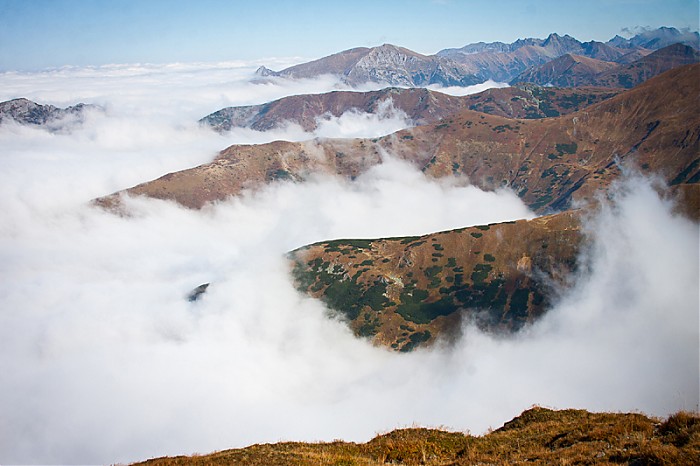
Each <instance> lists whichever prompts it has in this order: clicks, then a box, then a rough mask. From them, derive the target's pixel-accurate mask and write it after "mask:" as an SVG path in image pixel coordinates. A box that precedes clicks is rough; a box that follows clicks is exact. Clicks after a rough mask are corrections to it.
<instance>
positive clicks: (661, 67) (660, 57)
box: [590, 44, 700, 89]
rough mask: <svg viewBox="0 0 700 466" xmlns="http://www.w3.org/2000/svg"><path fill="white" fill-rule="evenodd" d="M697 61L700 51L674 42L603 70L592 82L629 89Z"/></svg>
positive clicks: (598, 84) (699, 58)
mask: <svg viewBox="0 0 700 466" xmlns="http://www.w3.org/2000/svg"><path fill="white" fill-rule="evenodd" d="M697 62H700V52H698V51H697V50H696V49H694V48H693V47H690V46H688V45H683V44H673V45H669V46H667V47H664V48H662V49H659V50H657V51H655V52H653V53H651V54H649V55H647V56H645V57H642V58H640V59H639V60H637V61H634V62H632V63H630V64H628V65H621V66H619V67H617V68H613V69H610V70H608V71H605V72H602V73H600V74H598V75H597V76H595V78H594V79H593V80H591V81H590V83H591V85H595V86H605V87H624V88H628V89H629V88H632V87H634V86H636V85H638V84H640V83H642V82H644V81H646V80H647V79H649V78H652V77H654V76H657V75H659V74H661V73H664V72H666V71H668V70H670V69H673V68H677V67H679V66H683V65H690V64H692V63H697Z"/></svg>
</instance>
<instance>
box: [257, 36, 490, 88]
mask: <svg viewBox="0 0 700 466" xmlns="http://www.w3.org/2000/svg"><path fill="white" fill-rule="evenodd" d="M259 71H260V70H259ZM258 74H259V75H266V76H270V75H274V76H282V77H287V78H295V79H298V78H313V77H318V76H321V75H325V74H331V75H335V76H338V77H339V78H341V79H342V80H343V81H344V82H346V83H347V84H350V85H358V84H363V83H367V82H374V83H383V84H387V85H391V86H409V87H413V86H427V85H430V84H440V85H444V86H467V85H470V84H477V83H480V82H481V80H479V79H478V78H477V77H475V76H473V75H472V74H471V72H470V70H469V69H467V68H465V67H464V66H462V65H460V64H458V63H456V62H453V61H452V60H450V59H448V58H444V57H440V56H426V55H421V54H419V53H416V52H413V51H411V50H408V49H406V48H403V47H397V46H395V45H391V44H384V45H382V46H379V47H373V48H365V47H360V48H355V49H350V50H345V51H343V52H340V53H336V54H333V55H330V56H328V57H324V58H321V59H319V60H314V61H311V62H308V63H302V64H300V65H296V66H292V67H290V68H286V69H284V70H282V71H279V72H270V70H267V69H266V68H263V71H260V73H258Z"/></svg>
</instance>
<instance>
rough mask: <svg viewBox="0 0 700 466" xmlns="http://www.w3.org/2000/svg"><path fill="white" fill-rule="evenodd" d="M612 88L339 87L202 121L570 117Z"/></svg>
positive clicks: (250, 124) (309, 125) (223, 124)
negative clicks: (461, 92) (452, 90)
mask: <svg viewBox="0 0 700 466" xmlns="http://www.w3.org/2000/svg"><path fill="white" fill-rule="evenodd" d="M617 92H618V91H616V90H612V89H598V88H579V89H576V90H572V89H558V88H547V89H545V88H542V87H540V86H537V85H534V84H522V85H517V86H513V87H507V88H500V89H489V90H487V91H484V92H481V93H479V94H476V95H468V96H451V95H447V94H443V93H441V92H436V91H431V90H428V89H425V88H407V89H406V88H396V87H392V88H387V89H382V90H380V91H372V92H349V91H336V92H328V93H325V94H308V95H297V96H290V97H284V98H282V99H278V100H275V101H272V102H268V103H266V104H261V105H249V106H243V107H227V108H223V109H221V110H219V111H216V112H214V113H212V114H210V115H207V116H206V117H204V118H202V119H201V120H199V121H200V123H201V124H204V125H208V126H210V127H212V128H213V129H214V130H216V131H219V132H224V131H229V130H231V129H232V128H251V129H254V130H257V131H267V130H270V129H273V128H281V127H284V126H285V125H286V124H288V123H294V124H298V125H299V126H301V127H302V128H303V129H304V130H306V131H313V130H315V129H316V128H317V127H318V124H319V120H321V119H324V118H328V117H329V116H333V117H340V116H341V115H343V114H344V113H345V112H349V111H355V112H363V113H372V114H377V113H379V114H381V113H382V112H384V113H385V114H386V113H391V112H392V111H401V112H403V113H404V114H406V116H407V117H408V119H409V120H410V121H411V123H412V125H415V126H421V125H426V124H430V123H434V122H436V121H438V120H441V119H443V118H446V117H448V116H450V115H453V114H455V113H458V112H460V111H462V110H465V109H471V110H477V111H480V112H484V113H489V114H492V115H499V116H504V117H508V118H544V117H547V116H558V115H565V114H567V113H571V112H575V111H577V110H580V109H581V108H583V107H585V106H588V105H591V104H593V103H597V102H600V101H602V100H605V99H607V98H610V97H612V96H614V95H616V94H617Z"/></svg>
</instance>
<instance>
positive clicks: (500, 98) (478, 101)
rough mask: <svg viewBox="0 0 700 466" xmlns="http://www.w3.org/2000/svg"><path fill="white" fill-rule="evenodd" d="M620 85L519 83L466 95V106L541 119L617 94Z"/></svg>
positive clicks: (574, 110)
mask: <svg viewBox="0 0 700 466" xmlns="http://www.w3.org/2000/svg"><path fill="white" fill-rule="evenodd" d="M619 92H620V91H619V90H617V89H606V88H592V87H579V88H576V89H570V88H556V87H546V88H545V87H542V86H538V85H536V84H530V83H519V84H516V85H515V86H511V87H506V88H494V89H488V90H486V91H483V92H480V93H478V94H474V95H470V96H466V97H465V108H468V109H469V110H475V111H477V112H483V113H488V114H490V115H496V116H501V117H505V118H515V119H537V118H546V117H555V116H560V115H568V114H569V113H573V112H577V111H579V110H581V109H584V108H586V107H588V106H589V105H593V104H596V103H598V102H602V101H603V100H606V99H609V98H610V97H614V96H616V95H617V94H618V93H619Z"/></svg>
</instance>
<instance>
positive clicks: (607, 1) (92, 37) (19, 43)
mask: <svg viewBox="0 0 700 466" xmlns="http://www.w3.org/2000/svg"><path fill="white" fill-rule="evenodd" d="M660 26H669V27H676V28H678V29H682V28H689V29H691V30H697V29H698V0H589V1H588V2H578V1H570V0H537V1H535V0H490V1H467V0H371V1H370V0H355V1H353V2H341V1H333V0H325V1H321V0H309V1H287V0H280V1H264V0H257V1H256V0H234V1H226V0H197V1H191V0H0V71H11V70H24V71H26V70H39V69H44V68H55V67H60V66H65V65H78V66H84V65H103V64H112V63H172V62H211V61H229V60H251V59H260V58H268V57H269V58H271V57H300V58H302V59H315V58H319V57H322V56H326V55H330V54H332V53H336V52H339V51H341V50H346V49H349V48H353V47H361V46H367V47H371V46H376V45H381V44H383V43H392V44H395V45H400V46H403V47H407V48H409V49H412V50H415V51H417V52H421V53H426V54H432V53H436V52H437V51H439V50H441V49H444V48H451V47H461V46H464V45H466V44H469V43H473V42H479V41H485V42H492V41H502V42H513V41H514V40H516V39H518V38H525V37H540V38H544V37H546V36H547V35H548V34H549V33H552V32H557V33H559V34H569V35H572V36H573V37H575V38H577V39H579V40H582V41H588V40H599V41H607V40H609V39H611V38H612V37H613V36H615V35H616V34H620V35H623V36H627V37H629V36H630V35H632V34H633V33H634V32H637V31H639V30H640V28H645V27H651V28H656V27H660Z"/></svg>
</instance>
